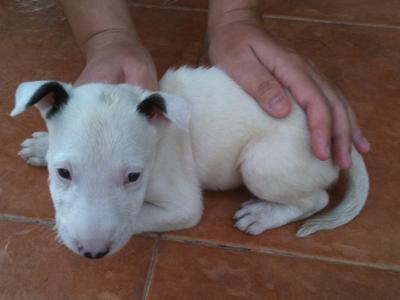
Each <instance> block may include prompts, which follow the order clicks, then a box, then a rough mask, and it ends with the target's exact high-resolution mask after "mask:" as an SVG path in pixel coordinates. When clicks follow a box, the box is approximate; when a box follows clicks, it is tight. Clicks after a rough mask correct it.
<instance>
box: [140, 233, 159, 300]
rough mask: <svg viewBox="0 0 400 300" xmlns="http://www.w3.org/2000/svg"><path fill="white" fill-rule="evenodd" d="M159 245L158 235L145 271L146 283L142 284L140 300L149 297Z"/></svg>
mask: <svg viewBox="0 0 400 300" xmlns="http://www.w3.org/2000/svg"><path fill="white" fill-rule="evenodd" d="M159 244H160V235H159V234H158V235H157V238H156V241H155V243H154V246H153V250H152V252H151V258H150V264H149V268H148V269H147V276H146V281H145V283H144V287H143V295H142V297H141V300H146V299H148V296H149V291H150V287H151V283H152V281H153V277H154V270H155V267H156V264H157V257H158V248H159Z"/></svg>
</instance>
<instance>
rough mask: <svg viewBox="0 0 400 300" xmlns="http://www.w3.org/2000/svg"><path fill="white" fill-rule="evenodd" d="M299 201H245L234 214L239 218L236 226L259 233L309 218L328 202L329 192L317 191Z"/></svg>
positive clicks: (250, 232) (251, 232) (255, 233)
mask: <svg viewBox="0 0 400 300" xmlns="http://www.w3.org/2000/svg"><path fill="white" fill-rule="evenodd" d="M297 202H298V203H297V204H296V205H290V204H282V203H276V202H270V201H265V200H258V199H257V200H250V201H247V202H244V203H243V204H242V206H241V209H239V210H238V211H237V212H236V214H235V216H234V218H235V219H236V220H237V222H236V224H235V227H237V228H239V229H240V230H242V231H244V232H246V233H249V234H253V235H257V234H260V233H262V232H264V231H265V230H268V229H272V228H276V227H279V226H283V225H286V224H288V223H290V222H294V221H297V220H301V219H304V218H307V217H308V216H311V215H312V214H314V213H316V212H318V211H320V210H321V209H323V208H324V207H325V206H326V205H327V204H328V194H327V193H326V192H325V191H321V192H316V193H315V194H313V195H310V196H308V197H304V198H299V199H297Z"/></svg>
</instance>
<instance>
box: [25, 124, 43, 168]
mask: <svg viewBox="0 0 400 300" xmlns="http://www.w3.org/2000/svg"><path fill="white" fill-rule="evenodd" d="M48 147H49V135H48V133H47V132H34V133H33V134H32V137H31V138H28V139H26V140H25V141H24V142H23V143H22V144H21V150H20V151H19V153H18V155H19V156H21V157H22V158H23V159H24V160H26V162H27V163H28V164H30V165H32V166H35V167H45V166H46V165H47V161H46V154H47V149H48Z"/></svg>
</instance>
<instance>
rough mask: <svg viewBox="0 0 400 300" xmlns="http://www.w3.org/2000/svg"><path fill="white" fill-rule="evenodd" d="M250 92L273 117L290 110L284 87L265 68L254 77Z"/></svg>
mask: <svg viewBox="0 0 400 300" xmlns="http://www.w3.org/2000/svg"><path fill="white" fill-rule="evenodd" d="M250 94H251V95H252V96H253V97H254V98H255V99H256V100H257V102H258V104H259V105H260V106H261V107H262V108H263V109H264V110H265V111H266V112H267V113H268V114H270V115H271V116H273V117H276V118H283V117H286V116H287V115H288V114H289V112H290V108H291V103H290V100H289V98H288V96H287V94H286V92H285V89H284V88H283V87H282V85H281V84H280V83H279V82H278V81H277V80H276V79H275V78H274V77H273V76H272V74H271V73H270V72H268V71H267V70H264V72H263V74H262V75H261V76H260V77H258V78H257V79H255V82H254V88H253V90H252V91H251V92H250Z"/></svg>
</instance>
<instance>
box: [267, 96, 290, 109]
mask: <svg viewBox="0 0 400 300" xmlns="http://www.w3.org/2000/svg"><path fill="white" fill-rule="evenodd" d="M285 107H286V104H285V97H284V96H282V95H279V96H278V97H275V98H274V99H272V100H271V101H269V102H268V103H267V107H266V108H267V109H268V110H272V111H275V112H280V111H282V110H284V109H285Z"/></svg>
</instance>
